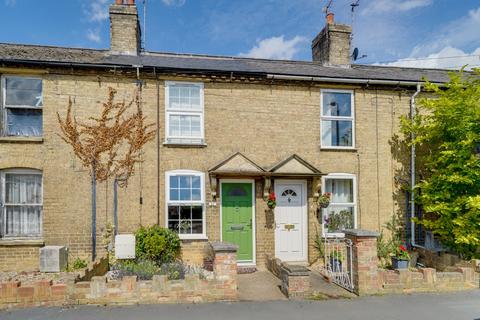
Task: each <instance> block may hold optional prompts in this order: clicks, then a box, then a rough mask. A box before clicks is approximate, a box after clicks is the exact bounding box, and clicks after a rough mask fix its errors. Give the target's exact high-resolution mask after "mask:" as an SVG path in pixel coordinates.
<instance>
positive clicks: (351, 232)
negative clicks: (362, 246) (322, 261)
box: [343, 229, 380, 238]
mask: <svg viewBox="0 0 480 320" xmlns="http://www.w3.org/2000/svg"><path fill="white" fill-rule="evenodd" d="M343 233H345V235H348V236H354V237H369V238H378V237H379V236H380V233H378V232H377V231H371V230H364V229H347V230H343Z"/></svg>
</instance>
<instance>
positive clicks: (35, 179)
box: [5, 173, 42, 204]
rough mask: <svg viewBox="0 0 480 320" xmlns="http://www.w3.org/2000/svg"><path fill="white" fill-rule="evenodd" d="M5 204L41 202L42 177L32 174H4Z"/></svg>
mask: <svg viewBox="0 0 480 320" xmlns="http://www.w3.org/2000/svg"><path fill="white" fill-rule="evenodd" d="M5 203H6V204H41V203H42V177H41V176H40V175H38V174H37V175H34V174H10V173H7V174H5Z"/></svg>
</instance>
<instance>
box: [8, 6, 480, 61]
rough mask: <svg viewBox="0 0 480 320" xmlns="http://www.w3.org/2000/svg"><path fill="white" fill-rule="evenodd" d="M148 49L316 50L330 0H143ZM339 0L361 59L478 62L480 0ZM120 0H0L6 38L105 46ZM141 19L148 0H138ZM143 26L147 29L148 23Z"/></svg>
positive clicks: (296, 54) (264, 54)
mask: <svg viewBox="0 0 480 320" xmlns="http://www.w3.org/2000/svg"><path fill="white" fill-rule="evenodd" d="M145 1H146V13H147V14H146V28H145V30H146V34H145V44H144V46H145V48H146V50H147V51H160V52H176V53H193V54H210V55H226V56H240V57H255V58H269V59H286V60H306V61H309V60H311V49H310V43H311V40H312V39H313V38H314V37H315V36H316V35H317V34H318V32H320V31H321V29H322V28H323V26H324V25H325V13H324V12H323V8H324V7H325V6H326V4H327V2H328V0H145ZM356 1H357V0H333V2H332V3H333V4H332V6H331V11H332V12H333V13H334V14H335V21H336V22H338V23H346V24H351V25H353V47H357V48H358V49H359V52H360V56H365V57H363V58H361V59H359V60H357V61H356V63H362V64H386V65H399V66H400V65H401V66H411V67H433V68H458V67H460V66H463V65H465V64H469V65H470V66H480V0H359V1H358V3H359V6H358V7H356V8H355V10H354V13H353V15H352V12H351V6H350V4H352V3H353V2H356ZM113 2H114V0H0V27H1V30H2V32H0V42H3V43H22V44H39V45H52V46H65V47H85V48H99V49H107V48H108V47H109V20H108V6H109V5H110V4H111V3H113ZM137 6H138V8H139V11H140V15H141V21H142V24H143V12H144V0H137ZM145 30H144V32H145Z"/></svg>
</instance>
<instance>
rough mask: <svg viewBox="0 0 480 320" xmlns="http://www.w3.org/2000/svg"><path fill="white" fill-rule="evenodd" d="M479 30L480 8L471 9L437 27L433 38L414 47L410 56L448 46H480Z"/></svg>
mask: <svg viewBox="0 0 480 320" xmlns="http://www.w3.org/2000/svg"><path fill="white" fill-rule="evenodd" d="M478 30H480V8H477V9H473V10H470V11H469V12H468V14H467V15H466V16H464V17H461V18H459V19H457V20H454V21H452V22H450V23H448V24H447V25H445V26H444V27H443V28H439V29H437V30H436V31H435V34H434V35H433V36H432V37H431V40H430V41H426V42H424V43H422V44H420V45H417V46H416V47H415V48H413V50H412V52H411V54H410V56H412V57H419V56H426V55H428V54H431V53H434V52H439V51H441V50H442V49H444V48H446V47H454V48H466V47H468V48H476V47H480V36H479V33H478Z"/></svg>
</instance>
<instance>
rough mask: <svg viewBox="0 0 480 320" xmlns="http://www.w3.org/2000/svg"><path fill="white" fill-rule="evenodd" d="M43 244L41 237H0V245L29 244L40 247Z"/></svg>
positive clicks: (17, 245) (16, 245) (15, 245)
mask: <svg viewBox="0 0 480 320" xmlns="http://www.w3.org/2000/svg"><path fill="white" fill-rule="evenodd" d="M44 244H45V241H44V240H43V239H39V238H35V239H26V238H11V239H9V238H3V239H0V247H19V246H31V247H42V246H43V245H44Z"/></svg>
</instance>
